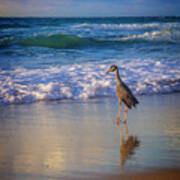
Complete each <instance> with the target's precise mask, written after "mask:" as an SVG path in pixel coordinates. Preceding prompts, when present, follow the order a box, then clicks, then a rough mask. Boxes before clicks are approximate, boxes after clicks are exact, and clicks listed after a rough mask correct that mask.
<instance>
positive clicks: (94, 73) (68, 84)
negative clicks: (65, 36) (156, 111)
mask: <svg viewBox="0 0 180 180" xmlns="http://www.w3.org/2000/svg"><path fill="white" fill-rule="evenodd" d="M111 62H112V63H114V64H117V65H118V66H119V68H120V69H119V71H120V75H121V77H122V79H123V80H124V81H125V83H127V85H128V86H129V87H130V88H131V89H132V91H133V92H134V93H135V94H156V93H170V92H175V91H180V66H177V63H176V62H163V61H160V60H158V61H156V60H153V59H145V60H142V59H135V60H133V61H129V60H128V59H127V60H119V59H114V60H112V61H111ZM110 65H111V64H102V63H101V64H99V63H93V64H92V63H87V64H81V65H79V64H75V65H72V66H69V65H67V66H61V67H49V68H48V69H33V70H28V69H24V68H17V69H15V70H11V71H7V70H2V71H0V104H11V103H28V102H34V101H39V100H56V99H59V100H60V99H87V98H98V97H105V96H115V78H114V74H113V73H112V74H109V75H105V71H106V70H107V69H108V68H109V66H110Z"/></svg>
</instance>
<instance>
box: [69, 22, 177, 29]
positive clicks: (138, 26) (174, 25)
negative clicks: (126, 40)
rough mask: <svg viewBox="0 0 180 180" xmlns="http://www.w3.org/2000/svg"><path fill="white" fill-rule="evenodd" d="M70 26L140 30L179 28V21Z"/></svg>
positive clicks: (75, 27) (76, 26)
mask: <svg viewBox="0 0 180 180" xmlns="http://www.w3.org/2000/svg"><path fill="white" fill-rule="evenodd" d="M72 28H74V29H79V28H91V29H92V28H94V29H112V30H118V29H129V30H136V29H137V30H140V29H154V28H158V29H164V28H180V24H179V23H134V24H110V23H109V24H93V23H92V24H88V23H83V24H77V25H73V26H72Z"/></svg>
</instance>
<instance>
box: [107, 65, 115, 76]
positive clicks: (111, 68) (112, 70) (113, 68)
mask: <svg viewBox="0 0 180 180" xmlns="http://www.w3.org/2000/svg"><path fill="white" fill-rule="evenodd" d="M117 69H118V67H117V66H116V65H112V66H111V67H110V68H109V69H108V70H107V71H106V74H108V73H110V72H114V71H116V70H117Z"/></svg>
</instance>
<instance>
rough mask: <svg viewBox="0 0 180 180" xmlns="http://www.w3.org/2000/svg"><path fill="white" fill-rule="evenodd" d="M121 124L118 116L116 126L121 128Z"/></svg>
mask: <svg viewBox="0 0 180 180" xmlns="http://www.w3.org/2000/svg"><path fill="white" fill-rule="evenodd" d="M120 122H121V120H120V117H119V116H117V117H116V125H117V126H119V125H120Z"/></svg>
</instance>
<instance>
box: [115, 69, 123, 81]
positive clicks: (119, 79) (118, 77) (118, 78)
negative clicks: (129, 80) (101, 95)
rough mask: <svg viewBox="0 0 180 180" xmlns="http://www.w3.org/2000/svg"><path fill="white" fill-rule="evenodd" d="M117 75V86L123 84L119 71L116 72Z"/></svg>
mask: <svg viewBox="0 0 180 180" xmlns="http://www.w3.org/2000/svg"><path fill="white" fill-rule="evenodd" d="M115 74H116V82H117V84H121V83H122V80H121V78H120V76H119V71H118V69H117V70H116V71H115Z"/></svg>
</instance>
